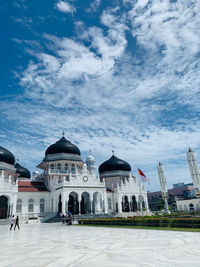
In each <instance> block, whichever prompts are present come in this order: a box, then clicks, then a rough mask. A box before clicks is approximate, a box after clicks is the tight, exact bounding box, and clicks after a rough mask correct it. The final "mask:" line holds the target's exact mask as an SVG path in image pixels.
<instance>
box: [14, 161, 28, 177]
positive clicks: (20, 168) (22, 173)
mask: <svg viewBox="0 0 200 267" xmlns="http://www.w3.org/2000/svg"><path fill="white" fill-rule="evenodd" d="M15 168H16V173H17V174H19V176H18V177H19V178H31V173H30V171H29V170H28V169H26V168H24V167H23V166H21V165H20V164H19V163H16V164H15Z"/></svg>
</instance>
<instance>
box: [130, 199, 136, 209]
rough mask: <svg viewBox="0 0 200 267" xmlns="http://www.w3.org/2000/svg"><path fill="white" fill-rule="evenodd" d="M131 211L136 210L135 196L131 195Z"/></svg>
mask: <svg viewBox="0 0 200 267" xmlns="http://www.w3.org/2000/svg"><path fill="white" fill-rule="evenodd" d="M131 206H132V211H137V202H136V198H135V196H132V205H131Z"/></svg>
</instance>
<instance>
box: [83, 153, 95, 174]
mask: <svg viewBox="0 0 200 267" xmlns="http://www.w3.org/2000/svg"><path fill="white" fill-rule="evenodd" d="M85 163H86V164H87V169H88V171H89V172H90V173H93V174H94V172H95V169H96V166H95V160H94V157H93V156H92V155H91V150H89V156H88V157H87V159H86V161H85Z"/></svg>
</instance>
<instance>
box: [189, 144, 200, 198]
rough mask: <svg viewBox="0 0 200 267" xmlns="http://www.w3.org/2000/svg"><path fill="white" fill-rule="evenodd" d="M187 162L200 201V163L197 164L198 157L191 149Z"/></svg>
mask: <svg viewBox="0 0 200 267" xmlns="http://www.w3.org/2000/svg"><path fill="white" fill-rule="evenodd" d="M187 160H188V165H189V168H190V174H191V177H192V182H193V185H194V190H195V193H196V196H197V197H198V199H200V174H199V168H198V162H197V157H196V155H195V153H194V152H193V151H192V149H191V148H189V150H188V152H187Z"/></svg>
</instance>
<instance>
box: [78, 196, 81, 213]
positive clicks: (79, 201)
mask: <svg viewBox="0 0 200 267" xmlns="http://www.w3.org/2000/svg"><path fill="white" fill-rule="evenodd" d="M78 205H79V206H78V212H79V214H81V194H80V195H79V194H78Z"/></svg>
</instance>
